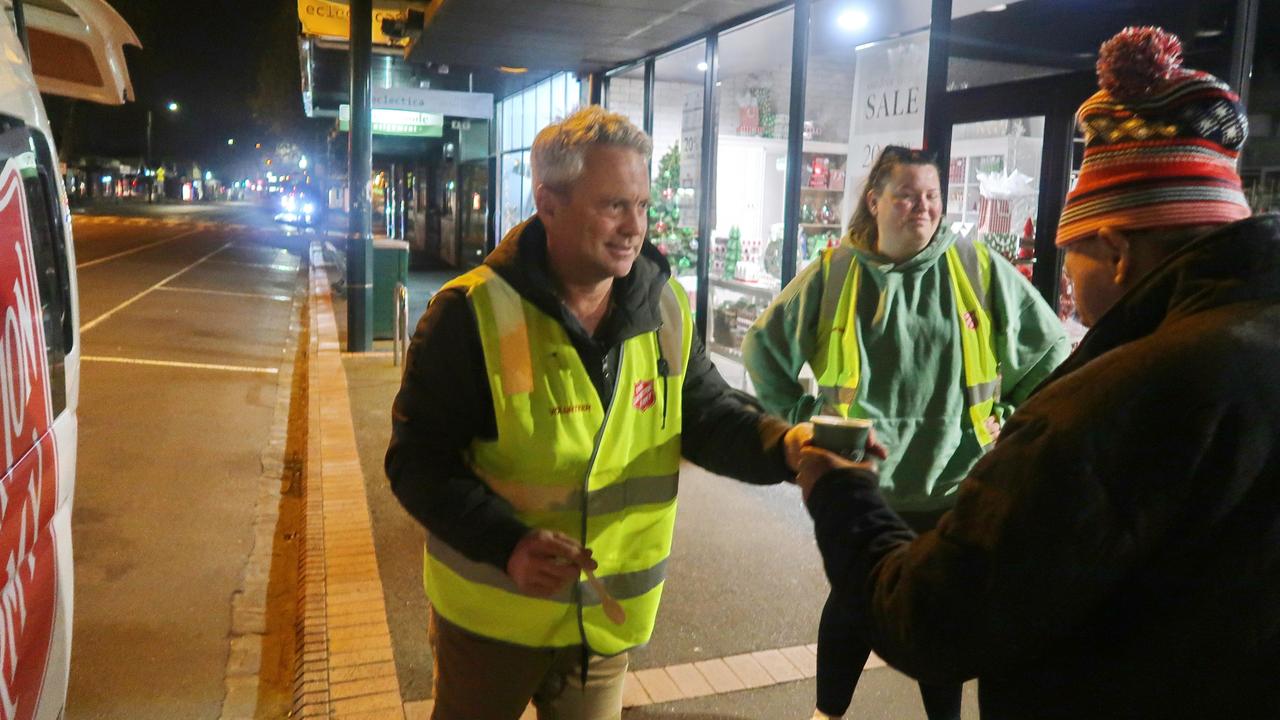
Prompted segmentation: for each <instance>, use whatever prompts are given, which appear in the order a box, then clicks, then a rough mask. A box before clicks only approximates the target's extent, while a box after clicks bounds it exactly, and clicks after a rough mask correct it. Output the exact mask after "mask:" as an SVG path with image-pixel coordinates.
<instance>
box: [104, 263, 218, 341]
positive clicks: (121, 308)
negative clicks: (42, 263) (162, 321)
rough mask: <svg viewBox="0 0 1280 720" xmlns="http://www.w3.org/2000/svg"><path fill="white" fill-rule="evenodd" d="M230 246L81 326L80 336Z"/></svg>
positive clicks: (192, 264)
mask: <svg viewBox="0 0 1280 720" xmlns="http://www.w3.org/2000/svg"><path fill="white" fill-rule="evenodd" d="M230 244H231V243H230V242H228V243H224V244H223V245H222V247H220V248H218V249H217V250H214V251H213V252H211V253H209V254H208V255H205V256H204V257H202V258H200V259H199V260H197V261H195V262H193V263H191V264H190V265H188V266H186V267H184V268H182V269H181V270H179V271H178V272H176V273H174V274H172V275H170V276H169V277H167V278H165V279H163V280H161V281H160V282H158V283H156V284H155V285H152V286H151V287H149V288H147V289H146V290H143V291H142V292H140V293H138V294H137V295H134V296H133V297H131V298H129V299H128V300H125V301H124V302H122V303H120V304H119V305H117V306H115V307H113V308H111V309H110V310H108V311H106V312H105V313H103V314H101V315H99V316H98V317H96V318H94V319H92V320H90V321H89V322H87V323H85V324H84V325H81V326H80V334H81V335H83V334H85V333H86V332H89V331H90V330H92V329H93V328H95V327H97V326H98V323H100V322H102V321H103V320H106V319H107V318H109V317H111V316H112V315H115V314H116V313H118V312H120V311H121V310H123V309H125V308H127V307H129V306H130V305H132V304H134V303H136V302H138V301H139V300H141V299H142V298H143V297H145V296H147V295H148V294H150V293H151V292H152V291H153V290H156V289H157V288H159V287H160V286H161V285H164V284H165V283H167V282H169V281H170V280H172V279H174V278H176V277H178V276H179V275H181V274H182V273H184V272H186V271H188V270H190V269H191V268H193V267H195V266H197V265H199V264H200V263H202V262H204V261H205V260H208V259H209V258H211V257H213V256H214V255H217V254H218V253H220V252H222V251H223V250H226V249H227V246H228V245H230Z"/></svg>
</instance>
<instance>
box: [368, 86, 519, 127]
mask: <svg viewBox="0 0 1280 720" xmlns="http://www.w3.org/2000/svg"><path fill="white" fill-rule="evenodd" d="M371 96H372V100H373V108H374V110H378V109H383V110H413V111H416V112H425V113H435V114H437V115H450V116H452V117H461V118H476V119H479V120H491V119H493V95H492V94H491V93H477V92H458V91H454V90H430V89H427V88H410V87H397V88H373V90H372V93H371Z"/></svg>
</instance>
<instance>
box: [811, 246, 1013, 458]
mask: <svg viewBox="0 0 1280 720" xmlns="http://www.w3.org/2000/svg"><path fill="white" fill-rule="evenodd" d="M990 252H991V251H990V250H989V249H988V248H987V246H986V245H984V244H982V243H976V242H973V241H970V240H964V239H960V240H957V241H956V242H955V244H953V245H952V246H951V247H950V248H948V249H947V251H946V253H945V257H946V260H947V272H948V274H949V276H950V278H951V283H950V284H951V292H952V296H953V297H954V299H955V306H956V327H957V328H958V330H959V334H960V346H961V352H962V354H963V357H964V383H965V399H966V401H967V403H968V406H969V419H970V420H971V421H972V423H973V430H974V433H975V434H976V435H977V438H978V443H979V444H980V445H981V446H982V447H983V449H987V448H989V447H990V446H991V444H992V443H994V442H995V441H996V437H997V436H998V435H999V434H1000V422H999V419H998V418H997V417H996V416H995V415H994V414H993V411H994V408H995V403H996V402H997V401H999V399H1000V371H999V360H998V358H997V357H996V350H995V341H994V338H993V335H992V325H991V313H990V311H989V310H988V307H989V306H990V301H989V298H988V295H989V293H990V290H991V255H990ZM861 276H862V265H861V264H860V263H858V262H856V261H855V257H854V251H853V248H852V247H851V246H850V245H848V244H847V243H844V244H841V245H840V246H838V247H835V248H832V249H829V250H827V251H826V252H824V253H823V255H822V280H823V290H822V307H821V309H820V310H819V314H818V345H817V348H816V350H815V354H814V357H813V358H811V359H810V363H809V364H810V365H812V366H813V370H814V373H815V375H817V380H818V386H819V390H820V392H821V393H822V397H823V399H824V400H825V402H826V406H827V407H828V408H830V409H832V410H834V411H835V412H837V413H839V414H840V415H842V416H845V417H848V416H849V414H850V412H851V410H852V408H853V402H854V399H855V398H856V397H857V389H858V382H859V379H860V372H861V364H862V349H861V346H860V345H859V342H858V332H857V328H858V314H857V313H858V307H857V305H858V287H859V281H860V279H861ZM975 286H976V287H978V288H981V292H979V291H977V290H975V289H974V288H975Z"/></svg>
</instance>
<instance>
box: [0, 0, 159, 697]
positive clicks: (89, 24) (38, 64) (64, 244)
mask: <svg viewBox="0 0 1280 720" xmlns="http://www.w3.org/2000/svg"><path fill="white" fill-rule="evenodd" d="M15 1H16V2H20V3H23V7H22V8H20V10H21V14H22V16H23V17H24V19H25V24H26V30H27V36H28V39H29V45H30V48H31V53H30V57H31V58H32V60H31V61H30V62H28V60H27V57H28V55H27V54H26V53H25V52H24V50H23V47H22V45H21V43H20V41H19V39H18V33H17V31H16V28H15V25H14V18H15V15H16V14H15V12H14V7H13V3H14V2H15ZM0 6H3V7H4V8H5V9H6V10H7V11H8V12H7V15H6V18H5V21H3V22H0V51H3V59H2V60H0V308H2V309H3V313H4V314H3V324H0V425H3V430H2V431H0V434H3V453H4V454H3V459H4V462H5V465H4V467H5V474H4V476H3V478H0V720H12V719H15V718H16V719H22V720H25V719H27V718H57V717H59V716H60V715H61V714H62V710H63V706H64V704H65V701H66V694H67V674H68V669H69V668H70V659H71V608H72V588H73V582H72V579H73V575H72V568H71V498H72V494H73V490H74V488H75V470H76V432H77V429H76V399H77V396H78V395H79V385H80V382H79V380H80V332H79V325H80V322H79V309H78V303H77V296H76V278H75V258H74V252H73V248H72V244H71V215H70V213H69V211H68V209H67V200H66V194H65V193H64V191H63V188H62V179H61V176H60V174H59V172H58V160H57V157H58V156H57V153H56V152H55V151H54V147H53V141H52V135H51V134H50V132H49V121H48V119H47V118H46V117H45V112H44V106H43V104H42V103H41V100H40V92H42V91H43V92H49V93H55V94H59V95H66V96H70V97H76V98H80V99H84V100H92V101H95V102H103V103H111V104H120V103H122V102H124V101H125V100H128V99H132V96H133V88H132V87H131V85H130V83H129V77H128V72H127V71H126V69H125V63H124V55H123V46H124V45H126V44H133V45H138V44H139V43H138V39H137V37H136V36H134V34H133V31H132V30H131V29H130V28H129V26H128V25H127V24H126V23H125V22H124V20H123V19H121V18H120V16H119V15H118V14H116V12H115V11H114V10H112V9H111V7H110V6H109V5H107V4H106V3H105V2H103V0H0ZM33 68H34V72H33Z"/></svg>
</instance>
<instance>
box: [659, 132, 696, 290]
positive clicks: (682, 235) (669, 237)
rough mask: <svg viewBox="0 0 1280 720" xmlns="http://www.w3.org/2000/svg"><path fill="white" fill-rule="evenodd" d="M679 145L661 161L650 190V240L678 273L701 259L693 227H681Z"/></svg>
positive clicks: (687, 271)
mask: <svg viewBox="0 0 1280 720" xmlns="http://www.w3.org/2000/svg"><path fill="white" fill-rule="evenodd" d="M679 190H680V146H679V145H678V144H677V145H672V146H671V149H670V150H667V152H666V154H665V155H663V156H662V159H661V160H659V161H658V174H657V176H656V177H654V179H653V185H652V186H651V187H650V190H649V195H650V197H649V241H650V242H652V243H653V244H654V246H655V247H657V248H658V251H659V252H661V253H662V254H663V255H666V256H667V261H668V262H670V263H671V270H672V272H674V273H675V274H676V275H688V274H690V273H692V272H694V270H695V266H696V264H697V262H698V241H697V240H696V239H695V237H694V235H695V231H694V229H693V228H687V227H680V202H679V196H678V195H679Z"/></svg>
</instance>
